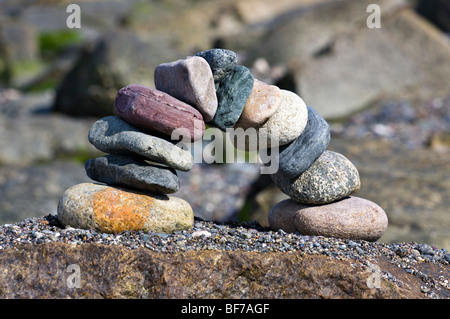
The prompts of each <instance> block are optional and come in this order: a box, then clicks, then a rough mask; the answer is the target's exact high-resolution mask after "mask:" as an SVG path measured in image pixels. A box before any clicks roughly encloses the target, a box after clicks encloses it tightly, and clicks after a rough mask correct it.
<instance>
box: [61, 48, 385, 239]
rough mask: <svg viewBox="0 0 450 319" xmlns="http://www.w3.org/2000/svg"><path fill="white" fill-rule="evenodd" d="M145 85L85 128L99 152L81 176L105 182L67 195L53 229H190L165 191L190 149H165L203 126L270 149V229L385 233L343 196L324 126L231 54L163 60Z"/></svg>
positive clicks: (346, 173)
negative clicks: (273, 197) (273, 189)
mask: <svg viewBox="0 0 450 319" xmlns="http://www.w3.org/2000/svg"><path fill="white" fill-rule="evenodd" d="M155 87H156V89H151V88H147V87H143V86H140V85H136V84H132V85H129V86H127V87H124V88H122V89H121V90H120V91H119V92H118V94H117V97H116V100H115V111H116V114H117V116H109V117H106V118H103V119H100V120H99V121H97V122H96V123H95V124H94V125H93V126H92V128H91V130H90V132H89V141H90V142H91V143H92V144H93V145H94V146H95V147H96V148H98V149H99V150H101V151H103V152H105V153H107V154H108V155H105V156H102V157H100V158H97V159H92V160H89V161H88V162H87V163H86V172H87V175H88V176H89V177H90V178H91V179H93V180H95V181H97V182H100V183H104V184H107V185H102V184H95V183H87V184H81V185H77V186H74V187H72V188H70V189H69V190H67V191H66V192H65V194H64V195H63V198H62V199H61V201H60V204H59V207H58V216H59V219H60V220H61V222H62V223H64V224H67V225H70V226H72V227H81V228H95V229H99V230H101V231H105V232H119V231H122V230H130V229H136V230H138V229H142V230H155V231H164V232H170V231H173V230H176V229H183V228H188V227H191V226H192V223H193V212H192V209H191V207H190V206H189V204H188V203H187V202H185V201H183V200H181V199H178V198H176V197H172V196H168V195H167V194H171V193H175V192H176V191H177V190H178V188H179V180H178V177H177V173H176V170H181V171H189V170H190V169H191V167H192V165H193V158H192V155H191V153H190V152H189V151H186V150H184V149H183V148H180V147H178V146H177V145H175V143H176V142H178V141H180V140H183V141H188V142H194V141H196V140H199V139H201V138H202V136H203V133H204V130H205V122H206V123H207V124H208V125H210V126H214V127H217V128H219V129H220V130H222V131H227V132H230V133H231V137H232V138H233V141H234V144H235V147H236V148H238V149H241V150H246V151H253V150H259V151H262V150H264V149H265V150H266V151H268V152H269V153H270V152H271V151H273V150H275V148H276V150H277V151H278V152H275V153H273V154H276V155H275V158H271V161H276V162H277V164H278V170H277V171H276V172H275V173H273V174H272V175H271V177H272V179H273V181H274V183H275V184H276V185H277V186H278V187H279V188H280V189H281V190H282V191H283V192H284V193H286V194H287V195H289V197H290V199H288V200H286V201H283V202H280V203H278V204H276V205H275V206H274V207H273V208H272V209H271V211H270V213H269V224H270V226H271V228H273V229H274V230H278V229H283V230H285V231H288V232H300V233H301V234H304V235H323V236H333V237H340V238H351V239H365V240H371V241H375V240H377V239H379V238H380V237H381V235H382V234H383V232H384V231H385V229H386V227H387V217H386V214H385V212H384V211H383V210H382V209H381V208H380V207H379V206H378V205H376V204H374V203H372V202H370V201H368V200H365V199H362V198H357V197H354V196H350V195H351V194H353V193H355V192H356V191H357V190H358V189H359V188H360V179H359V174H358V171H357V169H356V168H355V167H354V166H353V164H352V163H351V162H350V161H349V160H348V159H347V158H345V157H344V156H343V155H341V154H338V153H335V152H331V151H327V150H326V149H327V147H328V143H329V141H330V129H329V126H328V124H327V122H326V121H325V120H324V119H323V118H322V117H321V116H320V115H319V114H318V113H317V112H316V110H314V108H312V107H309V106H306V105H305V103H304V102H303V100H302V99H301V98H300V97H299V96H298V95H297V94H296V93H294V92H290V91H287V90H282V89H280V88H278V87H277V86H274V85H269V84H266V83H264V82H262V81H259V80H257V79H255V78H254V77H253V75H252V74H251V72H250V70H249V69H247V68H246V67H244V66H242V65H238V64H237V55H236V54H235V53H234V52H232V51H229V50H224V49H211V50H207V51H203V52H200V53H197V54H196V55H195V56H189V57H186V58H184V59H180V60H177V61H174V62H170V63H163V64H161V65H159V66H158V67H157V68H156V69H155ZM239 129H240V130H239ZM243 130H245V131H246V132H247V133H248V131H251V132H253V133H254V134H253V135H251V134H249V138H246V139H244V141H242V139H239V138H237V136H234V135H238V134H240V133H239V132H241V133H242V131H243ZM253 137H254V138H253ZM262 140H264V141H265V143H260V142H261V141H262ZM265 164H266V165H269V163H265Z"/></svg>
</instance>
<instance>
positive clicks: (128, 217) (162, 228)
mask: <svg viewBox="0 0 450 319" xmlns="http://www.w3.org/2000/svg"><path fill="white" fill-rule="evenodd" d="M58 220H59V221H60V222H61V223H62V224H63V225H64V226H71V227H74V228H82V229H93V230H95V231H98V232H103V233H120V232H122V231H125V230H128V231H139V230H141V231H144V232H149V231H154V232H165V233H171V232H174V231H176V230H184V229H189V228H191V227H192V225H193V223H194V212H193V211H192V207H191V206H190V205H189V203H187V202H186V201H184V200H182V199H180V198H177V197H172V196H170V197H168V196H166V195H156V194H155V195H149V194H142V193H140V192H135V191H131V190H125V189H122V188H117V187H111V186H106V185H100V184H94V183H82V184H78V185H75V186H72V187H70V188H69V189H67V190H66V191H65V192H64V194H63V196H62V197H61V200H60V201H59V204H58Z"/></svg>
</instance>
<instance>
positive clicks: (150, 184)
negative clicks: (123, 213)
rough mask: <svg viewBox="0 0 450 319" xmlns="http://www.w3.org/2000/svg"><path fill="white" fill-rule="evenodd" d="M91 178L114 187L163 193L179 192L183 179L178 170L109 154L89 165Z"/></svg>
mask: <svg viewBox="0 0 450 319" xmlns="http://www.w3.org/2000/svg"><path fill="white" fill-rule="evenodd" d="M85 169H86V173H87V175H88V176H89V178H91V179H93V180H95V181H97V182H102V183H106V184H108V185H111V186H122V187H127V188H132V189H137V190H141V191H149V192H154V193H160V194H170V193H175V192H176V191H178V189H179V188H180V181H179V179H178V176H177V173H176V171H175V170H173V169H171V168H166V167H160V166H154V165H150V164H148V163H147V162H145V161H144V160H143V159H142V158H138V157H131V156H123V155H105V156H102V157H98V158H96V159H90V160H88V161H87V162H86V165H85Z"/></svg>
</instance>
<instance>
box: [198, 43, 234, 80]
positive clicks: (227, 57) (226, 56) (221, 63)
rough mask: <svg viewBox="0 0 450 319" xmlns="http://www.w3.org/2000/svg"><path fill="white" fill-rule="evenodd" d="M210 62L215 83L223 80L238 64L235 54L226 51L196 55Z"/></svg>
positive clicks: (214, 50)
mask: <svg viewBox="0 0 450 319" xmlns="http://www.w3.org/2000/svg"><path fill="white" fill-rule="evenodd" d="M196 56H199V57H202V58H204V59H205V60H206V62H208V64H209V66H210V68H211V71H212V73H213V77H214V81H218V80H220V79H222V78H223V77H224V76H225V75H226V74H227V73H228V72H230V71H231V70H232V69H233V68H234V66H235V65H236V64H237V55H236V53H235V52H233V51H230V50H225V49H210V50H206V51H202V52H199V53H197V54H196Z"/></svg>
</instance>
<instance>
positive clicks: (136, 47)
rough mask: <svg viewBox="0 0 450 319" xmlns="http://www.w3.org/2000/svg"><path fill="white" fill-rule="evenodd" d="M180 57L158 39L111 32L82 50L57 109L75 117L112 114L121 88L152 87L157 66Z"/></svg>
mask: <svg viewBox="0 0 450 319" xmlns="http://www.w3.org/2000/svg"><path fill="white" fill-rule="evenodd" d="M176 57H177V58H178V57H179V54H177V53H176V52H174V51H173V50H171V49H168V47H167V42H166V41H165V40H164V39H160V38H158V37H155V38H151V39H150V40H143V39H141V38H139V37H138V36H136V35H135V34H134V33H131V32H127V31H124V30H112V31H110V32H107V33H105V34H104V35H103V36H102V37H101V38H100V39H98V40H96V41H95V42H94V43H92V42H89V43H87V44H85V46H84V47H83V48H82V50H81V53H80V57H79V59H78V61H77V63H75V66H74V67H73V69H72V70H71V71H70V72H69V73H68V74H67V76H66V77H65V78H64V80H63V81H62V83H61V85H60V87H59V88H58V90H57V94H56V98H55V102H54V109H55V110H56V111H60V112H63V113H66V114H69V115H74V116H107V115H112V114H113V109H114V99H115V97H116V94H117V92H118V91H119V89H120V88H122V87H124V86H126V85H128V84H131V83H136V84H141V85H144V86H149V87H153V86H154V83H153V72H154V69H155V68H156V66H158V65H159V64H160V63H162V62H165V61H167V60H169V61H170V60H173V59H176Z"/></svg>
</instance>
